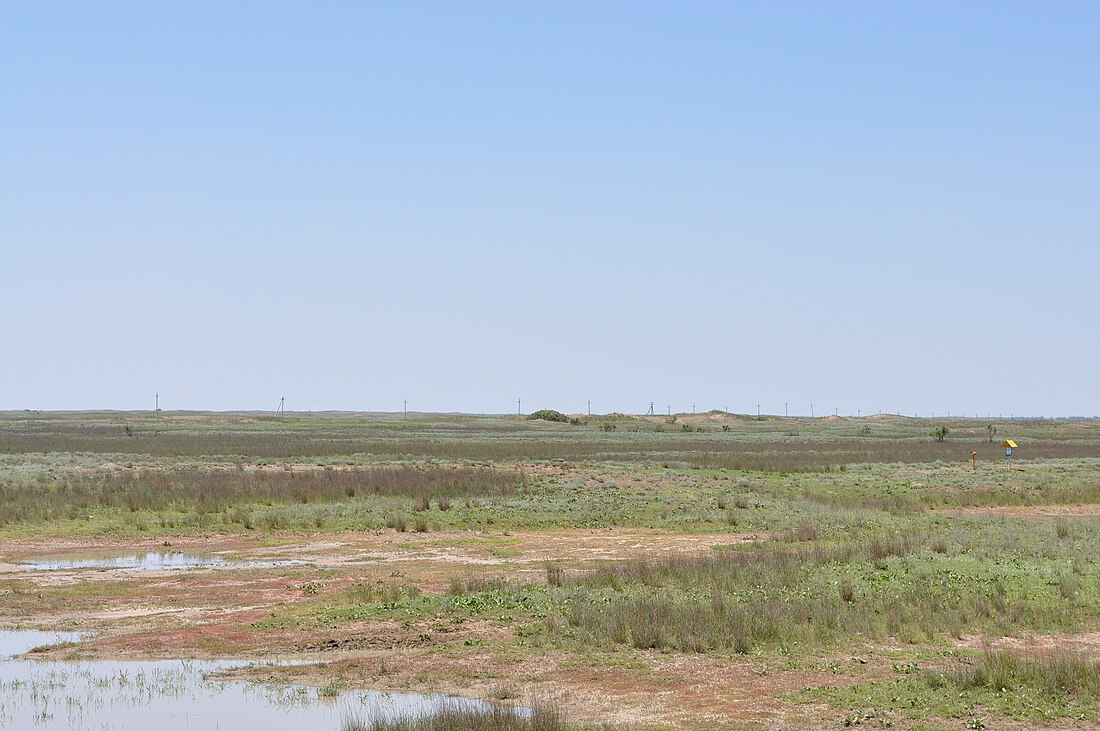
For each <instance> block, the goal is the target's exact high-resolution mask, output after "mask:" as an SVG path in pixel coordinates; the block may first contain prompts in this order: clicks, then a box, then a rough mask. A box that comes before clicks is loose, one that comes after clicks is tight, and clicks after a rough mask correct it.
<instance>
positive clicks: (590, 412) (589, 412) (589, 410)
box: [588, 399, 592, 416]
mask: <svg viewBox="0 0 1100 731" xmlns="http://www.w3.org/2000/svg"><path fill="white" fill-rule="evenodd" d="M588 415H589V416H592V399H588Z"/></svg>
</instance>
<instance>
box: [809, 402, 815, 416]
mask: <svg viewBox="0 0 1100 731" xmlns="http://www.w3.org/2000/svg"><path fill="white" fill-rule="evenodd" d="M810 418H811V419H812V418H814V405H813V404H810Z"/></svg>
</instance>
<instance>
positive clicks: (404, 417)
mask: <svg viewBox="0 0 1100 731" xmlns="http://www.w3.org/2000/svg"><path fill="white" fill-rule="evenodd" d="M404 406H405V410H404V414H403V415H402V416H401V418H402V419H408V418H409V399H408V398H406V399H405V402H404Z"/></svg>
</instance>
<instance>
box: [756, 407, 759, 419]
mask: <svg viewBox="0 0 1100 731" xmlns="http://www.w3.org/2000/svg"><path fill="white" fill-rule="evenodd" d="M756 418H757V419H759V418H760V404H757V405H756Z"/></svg>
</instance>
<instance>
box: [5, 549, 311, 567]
mask: <svg viewBox="0 0 1100 731" xmlns="http://www.w3.org/2000/svg"><path fill="white" fill-rule="evenodd" d="M304 563H306V562H305V561H300V560H283V561H234V560H231V559H226V558H224V557H222V556H215V555H202V554H197V553H183V552H182V551H147V552H146V553H134V554H129V555H125V556H111V557H98V558H91V557H89V558H43V559H29V560H26V561H21V562H20V565H22V566H26V567H27V568H29V569H32V570H36V571H63V570H66V569H137V570H145V571H163V570H168V569H189V568H196V567H200V566H253V567H263V566H298V565H301V564H304Z"/></svg>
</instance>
